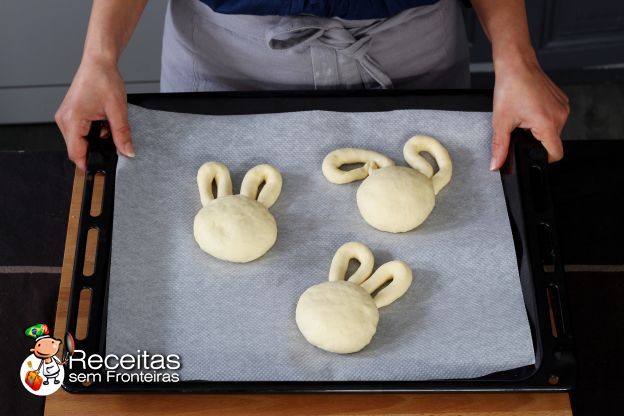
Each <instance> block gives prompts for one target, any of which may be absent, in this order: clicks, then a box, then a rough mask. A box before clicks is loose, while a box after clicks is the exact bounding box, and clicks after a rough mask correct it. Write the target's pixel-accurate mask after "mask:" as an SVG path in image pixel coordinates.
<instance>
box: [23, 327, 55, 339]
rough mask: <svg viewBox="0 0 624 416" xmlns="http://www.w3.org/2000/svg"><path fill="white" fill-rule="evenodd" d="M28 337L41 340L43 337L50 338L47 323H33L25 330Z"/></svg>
mask: <svg viewBox="0 0 624 416" xmlns="http://www.w3.org/2000/svg"><path fill="white" fill-rule="evenodd" d="M24 333H25V334H26V336H27V337H30V338H35V341H39V340H40V339H43V338H50V330H49V329H48V326H47V325H46V324H37V325H33V326H31V327H29V328H27V329H26V331H24Z"/></svg>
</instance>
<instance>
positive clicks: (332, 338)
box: [295, 242, 412, 354]
mask: <svg viewBox="0 0 624 416" xmlns="http://www.w3.org/2000/svg"><path fill="white" fill-rule="evenodd" d="M351 259H356V260H358V261H359V262H360V266H359V267H358V269H357V270H356V271H355V272H354V273H353V275H352V276H351V277H350V278H349V280H348V281H345V280H344V279H345V273H346V271H347V267H348V264H349V261H350V260H351ZM373 263H374V258H373V253H372V252H371V251H370V249H369V248H368V247H366V246H365V245H364V244H362V243H357V242H350V243H346V244H344V245H343V246H342V247H340V248H339V249H338V251H336V254H335V256H334V258H333V260H332V263H331V267H330V272H329V280H330V281H329V282H324V283H320V284H318V285H315V286H312V287H310V288H308V289H307V290H306V291H305V292H303V294H302V295H301V297H300V298H299V302H297V309H296V312H295V320H296V322H297V326H298V327H299V330H300V331H301V333H302V334H303V336H304V337H305V339H306V340H307V341H308V342H309V343H310V344H312V345H315V346H317V347H319V348H321V349H324V350H326V351H330V352H335V353H339V354H348V353H353V352H357V351H360V350H361V349H362V348H364V347H366V346H367V345H368V344H369V343H370V341H371V339H372V338H373V335H375V332H376V331H377V324H378V322H379V311H378V308H381V307H383V306H386V305H389V304H390V303H392V302H394V301H395V300H396V299H398V298H399V297H401V296H403V294H404V293H405V292H406V291H407V289H408V288H409V286H410V284H411V283H412V270H411V269H410V267H409V266H408V265H407V264H406V263H404V262H402V261H397V260H394V261H391V262H388V263H386V264H384V265H382V266H381V267H380V268H379V269H378V270H377V271H376V272H375V273H373V275H372V276H370V273H371V272H372V270H373ZM369 276H370V277H369ZM367 279H368V280H367ZM389 280H391V282H390V284H388V285H387V286H386V287H384V288H383V289H381V290H379V288H380V287H382V286H383V285H384V284H385V283H386V282H388V281H389ZM377 290H378V292H377V293H376V294H375V296H374V297H372V296H371V294H372V293H374V292H375V291H377Z"/></svg>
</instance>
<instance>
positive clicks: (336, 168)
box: [322, 147, 394, 185]
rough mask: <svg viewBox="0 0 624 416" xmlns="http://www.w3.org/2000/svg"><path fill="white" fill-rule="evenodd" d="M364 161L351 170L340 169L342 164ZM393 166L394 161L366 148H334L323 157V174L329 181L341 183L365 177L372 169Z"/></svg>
mask: <svg viewBox="0 0 624 416" xmlns="http://www.w3.org/2000/svg"><path fill="white" fill-rule="evenodd" d="M350 163H364V166H362V167H359V168H357V169H352V170H342V169H340V167H341V166H342V165H346V164H350ZM386 166H394V161H393V160H392V159H390V158H389V157H387V156H384V155H382V154H381V153H377V152H374V151H372V150H366V149H355V148H351V147H346V148H343V149H336V150H334V151H333V152H331V153H330V154H328V155H327V156H325V159H323V167H322V168H323V175H325V178H327V180H328V181H330V182H331V183H335V184H338V185H342V184H345V183H350V182H353V181H358V180H360V179H364V178H366V177H367V176H368V175H369V174H370V173H371V172H372V171H373V170H375V169H379V168H384V167H386Z"/></svg>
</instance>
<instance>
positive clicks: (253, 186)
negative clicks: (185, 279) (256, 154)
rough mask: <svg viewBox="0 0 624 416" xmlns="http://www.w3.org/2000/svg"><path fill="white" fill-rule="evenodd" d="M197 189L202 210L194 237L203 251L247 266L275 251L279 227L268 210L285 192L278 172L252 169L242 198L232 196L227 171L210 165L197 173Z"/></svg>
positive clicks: (201, 168)
mask: <svg viewBox="0 0 624 416" xmlns="http://www.w3.org/2000/svg"><path fill="white" fill-rule="evenodd" d="M213 184H214V185H216V188H217V195H216V197H215V195H213V192H212V188H213ZM262 184H264V187H262V190H260V187H261V185H262ZM197 185H198V187H199V196H200V198H201V204H202V206H203V208H202V209H200V210H199V212H198V213H197V215H196V216H195V221H194V223H193V234H194V236H195V241H197V244H199V247H200V248H201V249H202V250H204V251H205V252H206V253H208V254H210V255H212V256H214V257H216V258H219V259H221V260H226V261H231V262H236V263H246V262H249V261H252V260H255V259H257V258H259V257H261V256H262V255H263V254H264V253H266V252H267V251H269V249H270V248H271V247H273V244H275V240H276V239H277V223H276V222H275V218H274V217H273V215H271V213H270V212H269V208H270V207H271V206H272V205H273V204H274V203H275V201H276V200H277V198H278V197H279V194H280V191H281V189H282V175H280V173H279V171H278V170H277V169H275V168H274V167H273V166H270V165H258V166H256V167H254V168H252V169H251V170H249V172H247V174H246V175H245V177H244V178H243V182H242V184H241V192H240V195H232V180H231V178H230V172H229V171H228V168H227V167H226V166H225V165H223V164H221V163H219V162H208V163H205V164H204V165H202V166H201V167H200V168H199V171H198V172H197Z"/></svg>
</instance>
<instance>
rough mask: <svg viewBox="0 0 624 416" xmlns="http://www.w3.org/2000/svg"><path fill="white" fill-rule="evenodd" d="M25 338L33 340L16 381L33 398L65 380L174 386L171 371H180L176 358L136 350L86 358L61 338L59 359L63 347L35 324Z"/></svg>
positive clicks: (176, 377) (175, 378) (68, 336)
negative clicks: (129, 352) (130, 352)
mask: <svg viewBox="0 0 624 416" xmlns="http://www.w3.org/2000/svg"><path fill="white" fill-rule="evenodd" d="M25 334H26V336H27V337H30V338H33V339H34V340H35V345H34V346H33V348H31V349H30V352H31V354H30V355H29V356H28V357H26V359H25V360H24V362H23V363H22V367H21V368H20V380H21V381H22V385H23V386H24V388H25V389H26V390H27V391H29V392H30V393H32V394H35V395H37V396H48V395H50V394H52V393H54V392H55V391H57V390H58V389H59V388H60V387H61V385H62V384H63V380H64V379H65V376H66V371H65V370H66V369H65V368H64V366H66V367H67V375H68V376H67V377H68V378H67V382H68V383H70V384H71V383H85V382H90V383H100V382H117V383H132V382H135V383H136V382H139V383H159V382H160V383H176V382H178V381H180V376H179V374H178V373H177V371H175V370H179V369H180V367H181V365H182V364H181V360H180V356H179V355H177V354H169V355H162V354H150V353H149V352H147V351H142V350H137V353H136V354H123V355H121V356H117V355H115V354H108V355H104V356H103V355H99V354H91V355H87V354H86V353H85V351H83V350H80V349H75V343H74V338H73V337H72V336H71V334H70V333H69V332H68V333H67V334H66V335H65V346H64V347H65V349H64V352H63V358H62V359H59V358H58V357H57V354H58V352H59V350H60V349H61V345H62V344H63V343H62V342H61V340H60V339H57V338H54V337H52V336H51V335H50V330H49V329H48V326H47V325H45V324H37V325H33V326H31V327H29V328H28V329H26V331H25Z"/></svg>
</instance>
